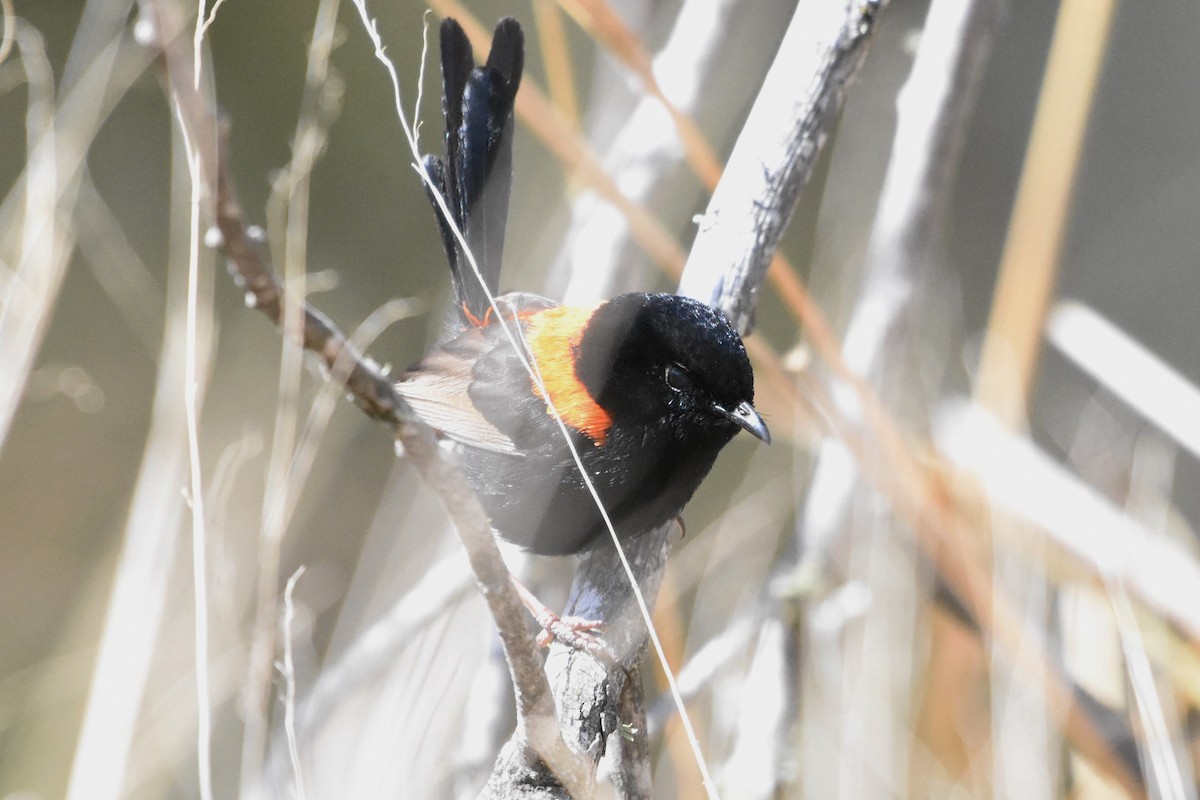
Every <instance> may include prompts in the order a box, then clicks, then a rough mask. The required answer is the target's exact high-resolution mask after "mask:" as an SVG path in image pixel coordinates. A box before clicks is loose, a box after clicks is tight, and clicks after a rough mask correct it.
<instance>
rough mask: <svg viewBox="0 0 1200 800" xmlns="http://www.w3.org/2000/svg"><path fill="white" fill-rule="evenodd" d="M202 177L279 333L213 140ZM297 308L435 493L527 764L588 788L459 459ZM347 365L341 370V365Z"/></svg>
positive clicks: (331, 362)
mask: <svg viewBox="0 0 1200 800" xmlns="http://www.w3.org/2000/svg"><path fill="white" fill-rule="evenodd" d="M142 8H143V12H144V13H145V14H147V15H148V16H149V18H150V19H152V20H153V21H154V31H155V34H156V40H155V44H156V45H157V47H158V49H159V50H160V52H161V53H162V55H163V59H164V62H165V64H164V66H165V68H166V79H167V83H168V86H169V87H170V89H171V92H172V95H173V97H174V98H175V102H176V103H177V104H178V106H179V108H180V112H181V114H182V115H183V118H184V120H185V123H186V124H187V125H188V126H189V128H190V129H191V130H193V131H196V130H203V129H205V128H209V127H211V126H212V125H213V120H214V115H213V112H212V109H211V107H209V106H208V105H207V104H206V103H205V102H204V100H203V99H202V98H201V97H200V96H199V94H197V93H196V92H195V91H194V90H192V88H191V77H192V75H191V65H190V63H189V59H188V57H187V54H186V51H185V49H184V46H183V44H182V40H181V39H180V38H179V37H178V36H177V35H175V34H176V33H177V32H178V31H179V30H180V29H181V25H180V24H179V21H178V10H177V9H176V8H174V7H173V6H172V5H171V4H170V3H169V2H166V0H143V2H142ZM197 152H198V153H199V154H200V158H201V163H202V167H203V169H202V170H201V174H202V175H203V176H204V179H205V181H206V183H205V187H206V189H207V190H208V191H209V192H210V197H213V198H215V209H214V211H213V214H214V218H215V221H216V225H217V228H218V230H219V232H220V244H221V249H222V250H223V252H224V253H225V256H226V258H227V259H228V261H229V266H230V269H231V270H232V271H233V272H234V274H235V277H236V278H237V280H238V281H239V283H240V284H241V285H242V286H243V288H244V289H245V290H246V292H247V302H248V304H250V305H251V306H253V307H255V308H258V309H259V310H260V311H262V312H263V313H264V314H265V315H266V316H267V317H268V319H270V320H271V321H272V322H273V323H275V324H276V325H280V324H281V323H282V318H283V308H284V287H283V285H282V283H281V282H280V281H279V278H278V277H277V276H276V274H275V273H274V271H273V270H272V269H271V267H270V266H269V264H268V263H267V260H266V258H265V255H264V254H263V253H262V250H261V248H260V246H259V244H258V243H257V242H256V241H255V240H254V239H253V238H252V237H250V236H249V235H248V233H247V231H246V227H245V225H244V223H243V221H242V213H241V208H240V206H239V204H238V201H237V198H236V194H235V191H234V187H233V181H232V176H231V174H230V172H229V165H228V163H227V160H226V159H225V158H224V157H223V148H218V146H217V142H216V141H215V140H214V141H211V142H207V143H204V142H203V141H201V143H200V144H198V146H197ZM297 304H298V306H299V307H300V308H301V309H302V310H303V326H302V331H301V334H300V335H301V337H302V342H303V345H304V347H305V348H306V349H308V350H311V351H313V352H315V353H316V354H317V355H319V356H320V357H321V359H322V361H323V362H324V364H325V366H326V367H327V368H328V369H329V370H330V371H331V373H332V374H333V376H334V378H335V379H338V380H340V381H342V382H343V383H344V386H345V388H346V390H347V392H348V393H349V394H350V395H351V397H352V398H353V399H354V401H355V403H356V404H357V405H358V406H359V407H360V408H361V409H362V410H363V411H364V412H365V413H366V414H367V415H368V416H370V417H372V418H373V419H378V420H381V421H384V422H386V423H387V424H388V425H389V426H390V427H391V428H392V430H393V432H394V434H395V436H396V438H397V440H398V442H399V444H400V445H401V446H402V447H403V450H404V451H405V453H406V454H407V455H408V456H409V458H410V459H411V461H412V463H413V464H414V466H416V468H417V470H418V472H420V473H421V475H422V476H423V477H424V478H425V480H426V481H427V482H428V484H429V485H430V486H431V487H432V488H433V489H434V490H435V491H436V492H437V494H438V496H439V498H440V499H441V500H442V503H443V505H444V507H445V508H446V511H447V513H448V515H449V516H450V519H451V521H452V522H453V523H454V525H455V528H456V530H457V531H458V533H459V535H460V537H461V538H462V540H463V544H464V546H465V548H466V550H467V556H468V559H469V561H470V563H471V567H472V570H473V571H474V574H475V578H476V581H477V583H478V584H479V585H480V589H481V591H482V592H483V595H484V598H485V599H486V600H487V603H488V606H489V609H490V610H491V612H492V615H493V618H494V619H495V622H496V626H497V629H498V632H499V634H500V639H501V642H502V644H503V646H504V650H505V656H506V658H507V659H508V663H509V669H510V673H511V676H512V679H513V684H514V687H515V689H516V696H517V712H518V719H519V725H518V736H519V738H520V739H521V740H522V745H523V746H527V747H528V748H530V750H529V752H531V753H533V754H535V755H534V756H533V757H534V758H536V759H539V760H540V761H541V762H543V763H544V764H548V765H549V770H550V772H551V774H553V775H554V776H555V777H556V778H557V779H558V780H559V781H561V783H562V784H564V785H566V786H568V787H571V788H572V789H573V790H575V789H580V790H582V789H583V788H584V787H586V786H588V785H589V783H590V778H589V777H588V773H587V772H586V771H585V770H581V769H580V768H579V766H578V765H577V763H576V760H575V758H574V756H573V755H572V754H571V752H570V750H568V749H567V748H566V747H565V745H563V743H562V740H561V738H559V736H558V728H557V722H556V718H555V711H554V704H553V699H552V697H551V695H550V692H549V687H548V685H547V682H546V677H545V674H544V673H543V672H542V665H541V662H540V659H539V658H538V656H537V654H536V652H535V650H534V643H533V637H532V636H531V634H530V632H529V630H528V629H527V627H526V624H525V616H524V614H525V612H524V608H523V607H522V605H521V603H520V601H519V600H517V598H516V597H515V594H514V592H513V590H512V588H511V586H510V584H509V574H508V570H507V568H506V567H505V566H504V561H503V559H502V558H501V556H500V552H499V550H498V549H497V547H496V542H495V540H494V539H493V537H492V532H491V526H490V524H489V521H488V518H487V515H486V514H485V513H484V511H483V507H482V506H481V505H480V503H479V500H478V498H477V497H476V496H475V493H474V492H473V491H472V490H471V488H470V486H469V485H468V484H467V482H466V479H465V478H464V477H463V475H462V472H461V470H460V469H459V468H458V464H457V459H456V458H455V457H454V455H453V453H452V452H450V451H449V450H447V449H445V448H442V447H440V446H439V445H438V442H437V439H436V438H435V436H434V433H433V431H432V430H431V429H430V428H429V427H428V426H427V425H425V424H424V423H423V422H421V421H420V419H418V418H417V417H416V416H415V415H414V414H413V413H412V412H411V410H410V409H409V408H408V407H407V405H406V404H405V403H404V401H403V400H402V399H401V398H400V397H399V395H398V394H397V393H396V391H395V389H394V387H393V386H392V383H391V381H390V380H389V379H388V378H387V376H386V375H384V373H383V372H382V370H381V369H380V367H379V366H378V365H377V364H376V363H375V362H374V361H372V360H371V359H369V358H367V357H365V356H363V355H362V354H360V353H359V352H358V351H357V350H356V349H355V348H354V346H353V345H352V344H351V343H350V342H349V341H348V340H347V339H346V338H345V337H344V336H343V335H342V333H341V332H340V331H339V330H338V329H337V328H336V327H335V326H334V325H333V324H332V323H331V322H330V321H329V320H328V319H327V318H325V317H324V316H323V315H321V314H320V313H319V312H317V311H315V310H314V309H313V308H311V307H310V306H308V304H307V303H304V302H302V301H298V303H297ZM347 365H348V366H347Z"/></svg>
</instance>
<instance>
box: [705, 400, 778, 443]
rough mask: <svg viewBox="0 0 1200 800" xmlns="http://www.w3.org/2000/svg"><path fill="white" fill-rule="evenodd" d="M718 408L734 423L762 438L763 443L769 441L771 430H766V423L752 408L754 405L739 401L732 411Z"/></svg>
mask: <svg viewBox="0 0 1200 800" xmlns="http://www.w3.org/2000/svg"><path fill="white" fill-rule="evenodd" d="M718 408H719V409H720V411H721V413H722V414H724V415H725V416H726V417H728V418H729V419H730V421H731V422H733V424H734V425H737V426H738V427H739V428H741V429H742V430H745V431H749V432H750V433H752V434H753V435H754V436H755V437H757V438H759V439H762V440H763V443H764V444H770V443H771V432H770V431H769V430H767V423H765V422H763V418H762V417H761V416H759V414H758V412H757V411H755V410H754V406H752V405H750V404H749V403H747V402H741V403H738V406H737V408H735V409H733V410H732V411H730V410H728V409H726V408H720V407H719V406H718Z"/></svg>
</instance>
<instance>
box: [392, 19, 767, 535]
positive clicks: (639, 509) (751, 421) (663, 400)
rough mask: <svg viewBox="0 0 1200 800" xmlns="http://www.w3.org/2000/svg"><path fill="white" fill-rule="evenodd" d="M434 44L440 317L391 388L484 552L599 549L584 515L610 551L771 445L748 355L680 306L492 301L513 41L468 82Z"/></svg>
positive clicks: (507, 38) (512, 24)
mask: <svg viewBox="0 0 1200 800" xmlns="http://www.w3.org/2000/svg"><path fill="white" fill-rule="evenodd" d="M439 38H440V51H441V69H442V111H443V116H444V118H445V153H444V155H428V156H425V157H424V158H423V160H422V165H421V168H422V169H423V170H424V172H425V176H426V179H427V186H426V188H427V190H428V194H429V196H430V200H431V202H432V203H433V205H434V210H435V214H436V217H437V220H438V223H439V228H440V232H441V237H442V242H443V244H444V246H445V250H446V255H447V258H448V260H449V264H450V272H451V283H452V286H453V292H454V303H453V306H452V308H451V309H450V313H449V316H448V319H447V321H446V324H445V326H444V327H445V330H444V333H443V336H442V338H441V340H440V341H439V342H438V343H437V344H436V345H434V346H433V347H432V349H431V350H430V351H429V352H428V353H427V354H426V355H425V356H424V357H423V358H421V359H420V360H419V361H417V362H416V363H415V364H413V365H412V366H410V367H409V368H408V369H407V370H405V371H404V372H403V373H401V374H400V375H399V376H398V379H397V382H396V384H395V385H396V389H397V391H398V393H399V394H400V395H401V396H402V397H403V398H404V399H405V400H406V401H407V402H408V403H409V405H410V406H411V407H412V409H413V410H414V411H415V413H416V414H417V415H418V416H419V417H420V418H422V419H423V420H424V421H425V422H426V423H428V424H429V425H430V426H431V427H432V428H434V430H435V431H436V432H437V433H438V434H439V436H440V437H441V438H442V439H443V440H444V441H446V442H447V443H448V444H450V445H451V446H452V447H454V449H456V450H457V451H458V454H459V460H460V462H461V464H462V468H463V470H464V473H465V475H466V477H467V479H468V481H469V483H470V484H471V485H472V486H473V487H474V489H475V490H476V492H477V493H478V495H479V498H480V500H481V502H482V504H483V507H484V509H485V510H486V511H487V513H488V515H489V516H490V518H491V522H492V526H493V528H494V529H495V531H496V533H497V534H498V535H499V536H500V538H502V539H504V540H507V541H509V542H512V543H514V544H516V545H518V546H520V547H521V548H523V549H525V550H527V551H529V552H532V553H535V554H538V555H547V556H565V555H573V554H578V553H582V552H585V551H588V550H590V549H593V548H597V547H603V546H608V545H609V543H610V542H611V536H610V534H609V527H608V524H607V523H606V522H605V520H604V518H603V516H602V514H601V513H600V509H599V508H598V507H597V503H596V498H598V499H599V501H600V503H601V504H603V506H604V508H605V509H606V511H607V514H608V517H609V519H610V520H611V523H612V527H613V530H614V532H615V534H616V536H617V537H618V539H620V540H627V539H629V538H631V537H635V536H637V535H639V534H642V533H644V532H646V531H649V530H651V529H653V528H656V527H658V526H660V525H662V524H664V523H665V522H667V521H668V520H670V519H672V518H674V517H676V516H678V515H679V514H680V513H681V511H682V509H683V507H684V506H685V505H686V504H687V502H688V501H689V500H690V499H691V497H692V495H693V494H694V493H695V491H696V489H697V488H698V487H699V486H700V484H701V482H702V481H703V480H704V478H705V476H706V475H707V474H708V472H709V470H710V469H711V468H712V466H713V463H714V461H715V460H716V458H717V454H718V453H719V452H720V451H721V449H722V448H723V447H724V446H725V445H726V444H728V443H729V442H730V441H731V440H732V439H733V438H734V436H735V435H736V434H737V433H738V432H739V431H747V432H749V433H750V434H752V435H753V436H755V437H757V438H758V439H760V440H762V441H763V442H765V443H768V444H769V443H770V440H771V436H770V432H769V430H768V428H767V425H766V423H765V422H764V421H763V418H762V416H761V415H760V414H759V413H758V411H757V410H756V409H755V407H754V374H753V370H752V367H751V364H750V360H749V358H748V356H747V354H746V348H745V346H744V344H743V342H742V339H741V336H740V335H739V334H738V332H737V331H736V330H735V329H734V327H733V326H732V325H731V324H730V322H729V321H728V320H727V319H726V318H725V317H724V316H723V315H722V314H721V313H720V312H718V311H716V310H714V309H712V308H710V307H709V306H707V305H705V304H704V303H702V302H699V301H697V300H694V299H691V298H688V297H683V296H679V295H674V294H665V293H644V292H634V293H628V294H622V295H619V296H616V297H613V298H611V299H609V300H605V301H603V302H600V303H597V304H593V305H582V306H576V305H559V304H557V303H556V302H554V301H552V300H550V299H547V298H544V297H541V296H538V295H536V294H532V293H528V292H510V293H507V294H500V293H499V290H498V286H499V276H500V262H501V256H502V253H503V247H504V232H505V231H504V229H505V222H506V218H507V214H508V204H509V195H510V188H511V184H512V138H513V127H514V123H513V107H514V103H515V98H516V93H517V90H518V87H519V85H520V81H521V73H522V70H523V68H524V35H523V33H522V31H521V26H520V24H519V23H518V22H517V21H516V20H514V19H512V18H505V19H502V20H500V22H499V23H498V24H497V26H496V28H495V31H494V33H493V37H492V43H491V48H490V52H489V53H488V57H487V60H486V62H484V64H482V65H481V66H476V65H475V61H474V54H473V52H472V49H471V45H470V42H469V41H468V39H467V36H466V34H465V33H464V32H463V29H462V28H461V26H460V25H459V24H458V23H457V22H456V21H455V20H453V19H451V18H447V19H445V20H444V21H443V22H442V25H441V29H440V32H439ZM447 212H448V213H447ZM455 228H457V229H458V231H459V232H461V234H462V239H463V241H464V242H465V244H466V245H467V248H469V249H470V252H471V253H472V254H473V255H474V260H475V265H474V266H473V265H472V263H471V259H470V258H469V257H468V253H467V252H466V249H465V248H464V247H463V243H462V242H460V241H459V238H458V236H457V235H456V234H455ZM489 295H490V298H491V299H490V298H489ZM493 299H494V300H495V303H494V305H493V302H492V300H493ZM560 420H561V425H560ZM572 450H574V453H573V452H572ZM576 454H577V456H578V461H579V464H581V465H582V467H583V469H584V470H585V471H586V473H587V475H588V477H589V478H590V480H591V483H592V485H593V486H594V490H595V495H596V497H593V495H592V492H591V490H590V489H589V488H588V486H587V483H586V482H585V480H584V477H583V475H582V474H581V473H580V470H579V466H578V465H577V463H576Z"/></svg>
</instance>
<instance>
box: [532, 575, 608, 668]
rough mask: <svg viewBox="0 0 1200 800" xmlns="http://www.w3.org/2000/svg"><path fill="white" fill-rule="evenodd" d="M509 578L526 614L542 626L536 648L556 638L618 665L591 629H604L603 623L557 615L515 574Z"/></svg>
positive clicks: (599, 658)
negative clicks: (527, 611) (523, 605)
mask: <svg viewBox="0 0 1200 800" xmlns="http://www.w3.org/2000/svg"><path fill="white" fill-rule="evenodd" d="M509 577H510V580H512V584H513V588H515V589H516V590H517V595H518V596H519V597H520V598H521V602H522V603H524V604H525V608H527V609H529V613H530V614H532V615H533V618H534V619H535V620H536V621H537V624H538V625H539V626H540V627H541V629H542V632H541V633H540V634H538V638H537V644H538V646H539V647H546V646H548V645H549V644H550V643H551V642H553V641H555V640H558V641H560V642H562V643H563V644H565V645H567V646H568V647H573V648H575V649H576V650H580V651H582V652H584V653H587V654H588V655H590V656H592V657H593V658H595V659H596V660H597V661H601V662H603V663H605V664H608V665H610V666H619V664H618V662H617V658H616V656H615V655H613V653H612V651H611V650H609V649H608V646H607V645H605V644H604V641H603V640H601V639H600V637H599V636H596V635H594V634H593V633H592V631H598V630H600V629H601V628H603V627H604V623H603V622H601V621H600V620H595V619H583V618H582V617H560V616H559V615H557V614H555V613H554V612H553V611H551V610H550V609H549V608H547V607H546V605H545V604H544V603H542V601H541V600H538V599H537V596H535V595H534V593H533V592H531V591H529V589H528V588H526V587H525V584H523V583H521V582H520V581H519V580H517V579H516V577H515V576H509Z"/></svg>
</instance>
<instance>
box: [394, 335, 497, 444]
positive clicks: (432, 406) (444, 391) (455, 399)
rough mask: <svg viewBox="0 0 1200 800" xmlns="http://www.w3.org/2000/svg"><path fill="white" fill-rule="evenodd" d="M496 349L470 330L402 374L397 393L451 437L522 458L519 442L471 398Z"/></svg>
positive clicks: (481, 336)
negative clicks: (476, 375)
mask: <svg viewBox="0 0 1200 800" xmlns="http://www.w3.org/2000/svg"><path fill="white" fill-rule="evenodd" d="M493 346H494V345H493V343H492V342H490V341H488V339H487V337H485V336H484V335H483V334H482V333H481V332H480V331H479V330H477V329H468V330H467V332H466V333H464V334H462V335H461V336H459V337H457V338H455V339H452V340H451V341H449V342H447V343H445V344H444V345H442V346H440V347H438V348H436V349H435V350H433V351H432V352H430V353H429V355H427V356H426V357H425V358H424V359H422V360H421V361H420V362H418V363H417V364H415V365H414V366H413V367H412V368H411V369H409V370H408V371H407V372H405V373H404V374H403V375H401V376H400V381H399V382H398V383H397V384H396V390H397V391H398V392H399V393H400V395H401V396H402V397H403V398H404V399H405V400H407V401H408V403H409V405H411V406H412V407H413V410H414V411H416V412H417V415H418V416H420V417H421V419H423V420H424V421H425V422H427V423H428V424H429V425H430V426H431V427H433V428H435V429H436V430H438V431H440V432H441V433H442V434H444V435H445V436H447V437H448V438H450V439H453V440H455V441H458V442H462V443H463V444H465V445H468V446H470V447H477V448H480V449H482V450H490V451H492V452H496V453H506V454H510V455H518V454H519V453H520V451H519V449H518V448H517V446H516V444H515V443H514V442H513V440H512V439H511V438H510V437H509V436H507V435H506V434H505V433H504V432H503V431H501V430H500V429H499V428H497V427H496V426H495V425H493V424H492V423H491V422H489V421H488V420H487V418H486V417H485V416H484V415H483V413H482V412H481V411H480V410H479V409H478V408H477V407H476V406H475V403H474V402H473V401H472V399H471V381H472V374H471V373H472V369H473V367H474V365H475V363H476V361H477V360H478V359H479V358H480V357H481V356H482V355H484V354H485V353H486V352H487V351H488V350H490V349H491V348H492V347H493Z"/></svg>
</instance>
